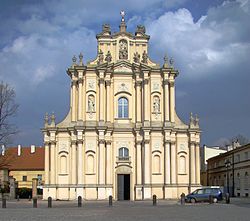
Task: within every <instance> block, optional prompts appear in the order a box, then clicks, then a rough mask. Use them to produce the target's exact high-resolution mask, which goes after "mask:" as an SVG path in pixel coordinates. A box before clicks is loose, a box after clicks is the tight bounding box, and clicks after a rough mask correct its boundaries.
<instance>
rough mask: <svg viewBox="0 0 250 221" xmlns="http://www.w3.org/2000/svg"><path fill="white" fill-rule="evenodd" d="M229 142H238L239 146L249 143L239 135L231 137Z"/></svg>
mask: <svg viewBox="0 0 250 221" xmlns="http://www.w3.org/2000/svg"><path fill="white" fill-rule="evenodd" d="M231 141H232V142H236V141H238V142H239V143H240V145H245V144H248V143H249V142H250V141H249V139H248V138H246V137H244V136H243V135H241V134H238V135H237V136H235V137H233V138H232V139H231Z"/></svg>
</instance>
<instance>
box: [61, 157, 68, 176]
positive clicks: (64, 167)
mask: <svg viewBox="0 0 250 221" xmlns="http://www.w3.org/2000/svg"><path fill="white" fill-rule="evenodd" d="M60 173H61V174H65V173H67V158H66V156H61V157H60Z"/></svg>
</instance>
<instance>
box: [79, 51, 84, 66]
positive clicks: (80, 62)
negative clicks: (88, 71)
mask: <svg viewBox="0 0 250 221" xmlns="http://www.w3.org/2000/svg"><path fill="white" fill-rule="evenodd" d="M79 65H80V66H83V55H82V52H81V53H80V54H79Z"/></svg>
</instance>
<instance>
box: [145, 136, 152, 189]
mask: <svg viewBox="0 0 250 221" xmlns="http://www.w3.org/2000/svg"><path fill="white" fill-rule="evenodd" d="M144 153H145V156H144V171H145V175H144V184H150V183H151V182H150V181H151V179H150V178H151V173H150V166H151V165H150V156H151V154H150V145H149V140H145V143H144Z"/></svg>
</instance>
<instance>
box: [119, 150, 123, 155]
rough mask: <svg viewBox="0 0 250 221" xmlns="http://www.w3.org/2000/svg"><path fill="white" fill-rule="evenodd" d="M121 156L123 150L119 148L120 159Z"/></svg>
mask: <svg viewBox="0 0 250 221" xmlns="http://www.w3.org/2000/svg"><path fill="white" fill-rule="evenodd" d="M122 156H123V148H120V149H119V157H122Z"/></svg>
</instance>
